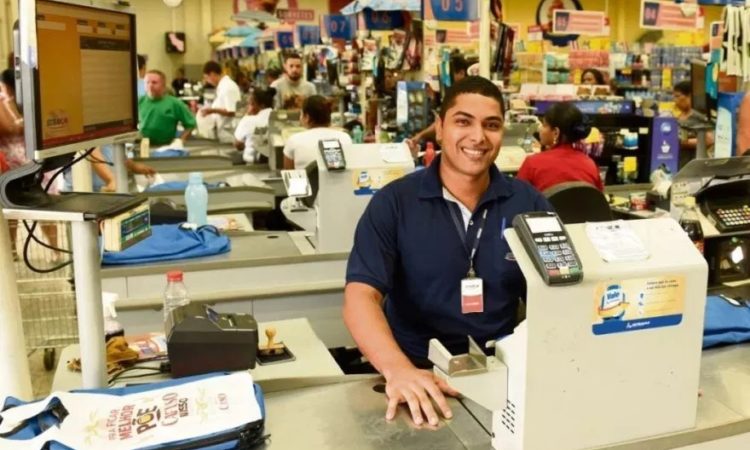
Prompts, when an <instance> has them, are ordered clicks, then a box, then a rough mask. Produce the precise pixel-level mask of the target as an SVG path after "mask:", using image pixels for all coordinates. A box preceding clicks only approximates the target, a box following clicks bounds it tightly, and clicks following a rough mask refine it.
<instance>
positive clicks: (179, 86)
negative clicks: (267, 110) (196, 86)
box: [172, 67, 189, 96]
mask: <svg viewBox="0 0 750 450" xmlns="http://www.w3.org/2000/svg"><path fill="white" fill-rule="evenodd" d="M186 83H189V80H188V79H187V78H185V69H184V68H182V67H180V68H179V69H177V71H176V72H175V74H174V79H173V80H172V90H173V91H174V95H176V96H180V95H182V91H183V90H185V84H186Z"/></svg>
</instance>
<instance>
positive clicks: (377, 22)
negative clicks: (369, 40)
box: [362, 8, 404, 30]
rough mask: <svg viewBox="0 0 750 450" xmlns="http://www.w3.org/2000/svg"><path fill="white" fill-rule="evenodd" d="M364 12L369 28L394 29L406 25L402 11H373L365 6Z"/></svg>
mask: <svg viewBox="0 0 750 450" xmlns="http://www.w3.org/2000/svg"><path fill="white" fill-rule="evenodd" d="M362 14H363V15H364V17H365V27H366V28H367V29H368V30H393V29H395V28H402V27H403V26H404V15H403V13H402V12H401V11H373V10H372V9H370V8H365V9H364V10H362Z"/></svg>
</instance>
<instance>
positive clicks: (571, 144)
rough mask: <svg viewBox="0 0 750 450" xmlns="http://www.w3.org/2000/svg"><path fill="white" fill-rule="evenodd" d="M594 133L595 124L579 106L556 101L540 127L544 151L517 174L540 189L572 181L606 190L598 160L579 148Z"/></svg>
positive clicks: (532, 158) (524, 164)
mask: <svg viewBox="0 0 750 450" xmlns="http://www.w3.org/2000/svg"><path fill="white" fill-rule="evenodd" d="M590 132H591V126H590V125H588V124H587V123H586V122H585V120H584V116H583V113H581V111H580V110H579V109H578V108H576V106H575V105H573V104H572V103H568V102H564V103H555V104H554V105H552V107H551V108H550V109H548V110H547V112H546V113H544V118H543V119H542V126H541V128H539V140H540V141H541V144H542V147H543V150H542V152H541V153H538V154H536V155H531V156H528V157H527V158H526V159H525V160H524V162H523V164H521V168H520V169H519V170H518V175H517V176H516V177H517V178H518V179H519V180H524V181H528V182H529V183H530V184H531V185H532V186H534V187H535V188H537V190H539V192H544V191H546V190H547V189H549V188H551V187H553V186H556V185H558V184H560V183H567V182H570V181H583V182H586V183H589V184H591V185H593V186H594V187H596V188H597V189H599V190H600V191H603V190H604V184H603V183H602V180H601V177H600V175H599V169H598V168H597V166H596V163H595V162H594V160H593V159H591V158H590V157H589V156H588V155H586V154H585V153H584V152H583V151H582V150H581V149H580V148H577V147H576V146H577V145H579V143H580V141H582V140H583V139H586V137H587V136H588V135H589V133H590Z"/></svg>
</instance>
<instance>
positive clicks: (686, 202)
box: [682, 195, 695, 208]
mask: <svg viewBox="0 0 750 450" xmlns="http://www.w3.org/2000/svg"><path fill="white" fill-rule="evenodd" d="M682 204H683V205H685V207H686V208H692V207H693V206H695V197H693V196H692V195H688V196H687V197H685V199H684V200H683V201H682Z"/></svg>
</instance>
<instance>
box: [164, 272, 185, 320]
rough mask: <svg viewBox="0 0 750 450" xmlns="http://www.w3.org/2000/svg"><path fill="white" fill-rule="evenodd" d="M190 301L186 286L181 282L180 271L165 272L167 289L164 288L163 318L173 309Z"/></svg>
mask: <svg viewBox="0 0 750 450" xmlns="http://www.w3.org/2000/svg"><path fill="white" fill-rule="evenodd" d="M188 303H190V298H189V297H188V292H187V288H186V287H185V283H183V282H182V271H181V270H172V271H169V272H167V289H165V290H164V320H166V319H167V317H169V313H171V312H172V311H173V310H174V309H176V308H178V307H180V306H184V305H187V304H188Z"/></svg>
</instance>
